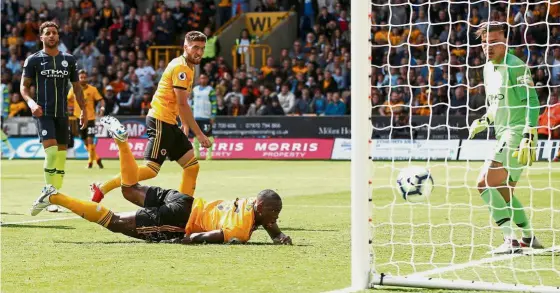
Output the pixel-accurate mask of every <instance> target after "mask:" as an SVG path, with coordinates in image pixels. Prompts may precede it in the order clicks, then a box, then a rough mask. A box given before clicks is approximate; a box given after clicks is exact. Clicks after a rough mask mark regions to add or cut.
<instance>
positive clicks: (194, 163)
mask: <svg viewBox="0 0 560 293" xmlns="http://www.w3.org/2000/svg"><path fill="white" fill-rule="evenodd" d="M182 167H183V178H182V179H181V185H180V186H179V192H181V193H183V194H186V195H190V196H193V197H194V190H195V188H196V177H197V176H198V169H199V168H200V165H199V164H198V160H197V159H196V158H195V157H193V158H192V159H190V160H189V161H188V162H187V163H186V164H185V165H183V166H182Z"/></svg>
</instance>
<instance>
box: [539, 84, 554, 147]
mask: <svg viewBox="0 0 560 293" xmlns="http://www.w3.org/2000/svg"><path fill="white" fill-rule="evenodd" d="M537 132H538V134H539V139H558V138H560V103H559V102H558V96H557V95H555V94H552V95H551V96H550V100H549V102H548V105H547V106H546V107H544V112H543V113H542V114H541V115H540V116H539V127H538V129H537Z"/></svg>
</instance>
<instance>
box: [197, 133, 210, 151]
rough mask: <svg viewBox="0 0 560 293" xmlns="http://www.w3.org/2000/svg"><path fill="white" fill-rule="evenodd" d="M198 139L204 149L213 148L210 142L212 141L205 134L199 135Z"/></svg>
mask: <svg viewBox="0 0 560 293" xmlns="http://www.w3.org/2000/svg"><path fill="white" fill-rule="evenodd" d="M196 138H198V141H199V142H200V144H201V145H202V146H203V147H205V148H209V147H211V146H212V142H211V141H210V139H209V138H208V137H207V136H206V135H204V134H203V133H201V134H199V135H197V136H196Z"/></svg>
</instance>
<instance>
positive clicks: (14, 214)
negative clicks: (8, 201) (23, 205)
mask: <svg viewBox="0 0 560 293" xmlns="http://www.w3.org/2000/svg"><path fill="white" fill-rule="evenodd" d="M0 215H9V216H25V215H24V214H19V213H6V212H1V213H0Z"/></svg>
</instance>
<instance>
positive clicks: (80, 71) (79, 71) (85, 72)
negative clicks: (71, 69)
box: [78, 69, 87, 75]
mask: <svg viewBox="0 0 560 293" xmlns="http://www.w3.org/2000/svg"><path fill="white" fill-rule="evenodd" d="M80 74H85V75H87V71H86V70H85V69H80V70H78V75H80Z"/></svg>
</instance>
